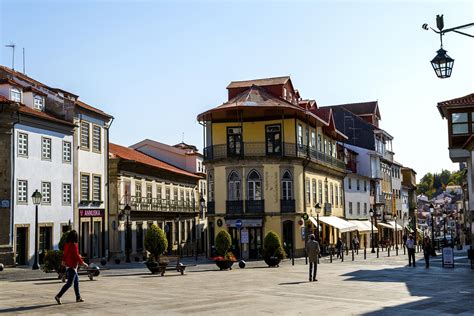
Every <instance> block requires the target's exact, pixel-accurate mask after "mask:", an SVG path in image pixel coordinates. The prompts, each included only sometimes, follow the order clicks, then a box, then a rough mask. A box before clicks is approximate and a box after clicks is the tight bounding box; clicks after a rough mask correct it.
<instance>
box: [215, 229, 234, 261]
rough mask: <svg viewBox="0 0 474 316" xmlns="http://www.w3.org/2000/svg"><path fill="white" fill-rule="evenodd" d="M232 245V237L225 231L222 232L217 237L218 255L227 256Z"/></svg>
mask: <svg viewBox="0 0 474 316" xmlns="http://www.w3.org/2000/svg"><path fill="white" fill-rule="evenodd" d="M231 245H232V238H231V237H230V234H229V233H228V232H227V231H225V230H221V231H220V232H219V233H218V234H217V236H216V251H217V254H218V255H221V256H225V255H226V254H227V251H228V250H229V248H230V246H231Z"/></svg>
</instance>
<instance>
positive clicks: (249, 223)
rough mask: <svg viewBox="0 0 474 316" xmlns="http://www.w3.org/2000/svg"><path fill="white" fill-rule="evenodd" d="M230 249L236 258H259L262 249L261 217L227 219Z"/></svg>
mask: <svg viewBox="0 0 474 316" xmlns="http://www.w3.org/2000/svg"><path fill="white" fill-rule="evenodd" d="M226 225H227V227H228V229H229V234H230V236H231V237H232V248H231V249H232V251H233V252H234V255H235V256H236V257H238V258H243V259H245V260H248V259H261V258H262V251H263V227H262V219H242V220H237V219H227V220H226Z"/></svg>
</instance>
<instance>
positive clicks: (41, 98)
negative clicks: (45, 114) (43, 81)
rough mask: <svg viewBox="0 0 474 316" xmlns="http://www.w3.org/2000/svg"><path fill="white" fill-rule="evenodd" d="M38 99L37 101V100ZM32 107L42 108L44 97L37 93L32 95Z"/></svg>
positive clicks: (41, 109)
mask: <svg viewBox="0 0 474 316" xmlns="http://www.w3.org/2000/svg"><path fill="white" fill-rule="evenodd" d="M37 101H38V102H37ZM33 107H34V108H35V109H37V110H40V111H43V110H44V97H43V96H42V95H39V94H35V95H34V97H33Z"/></svg>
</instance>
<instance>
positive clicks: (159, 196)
mask: <svg viewBox="0 0 474 316" xmlns="http://www.w3.org/2000/svg"><path fill="white" fill-rule="evenodd" d="M161 190H162V188H161V185H157V186H156V199H157V200H158V203H161V199H162V197H161Z"/></svg>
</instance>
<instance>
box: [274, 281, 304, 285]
mask: <svg viewBox="0 0 474 316" xmlns="http://www.w3.org/2000/svg"><path fill="white" fill-rule="evenodd" d="M302 283H310V282H309V281H297V282H286V283H278V285H297V284H302Z"/></svg>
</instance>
